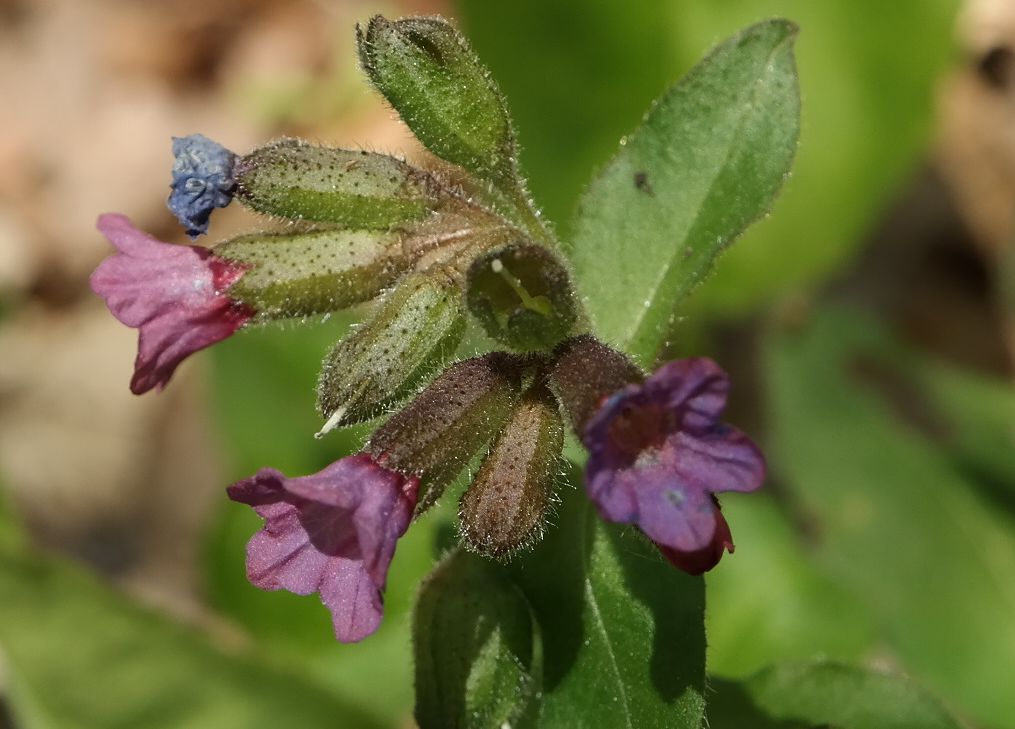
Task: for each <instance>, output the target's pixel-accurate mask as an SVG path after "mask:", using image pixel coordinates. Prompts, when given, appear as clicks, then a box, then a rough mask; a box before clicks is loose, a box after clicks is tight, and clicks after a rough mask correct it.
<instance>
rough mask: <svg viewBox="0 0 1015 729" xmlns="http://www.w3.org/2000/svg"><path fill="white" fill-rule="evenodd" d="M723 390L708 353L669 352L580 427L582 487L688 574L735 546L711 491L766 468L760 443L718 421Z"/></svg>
mask: <svg viewBox="0 0 1015 729" xmlns="http://www.w3.org/2000/svg"><path fill="white" fill-rule="evenodd" d="M728 392H729V378H728V377H727V376H726V373H725V372H723V371H722V369H720V368H719V366H718V365H717V364H716V363H715V362H713V361H712V360H710V359H706V358H699V359H687V360H677V361H675V362H670V363H668V364H666V365H664V366H663V367H661V368H660V369H659V370H658V371H656V372H655V373H654V374H653V375H652V376H651V377H649V378H648V379H647V380H645V382H643V383H642V384H638V385H628V386H627V387H625V388H623V389H621V390H619V391H618V392H615V393H614V394H613V395H611V396H610V397H608V398H607V399H606V400H605V401H604V402H603V404H602V405H601V406H600V408H599V409H598V411H596V413H595V414H594V415H593V416H592V417H591V418H590V419H589V421H588V425H587V426H586V428H585V433H584V437H583V440H584V442H585V446H586V447H587V448H588V449H589V461H588V465H587V466H586V478H585V484H586V489H587V490H588V493H589V497H590V498H591V499H592V501H594V502H595V504H596V506H597V507H598V509H599V513H600V514H601V515H602V517H603V518H604V519H607V520H609V521H615V522H622V523H633V524H637V525H638V526H639V527H640V528H641V530H642V531H643V532H645V534H647V535H648V537H649V538H650V539H652V541H654V542H655V543H656V544H657V545H658V547H659V548H660V549H661V550H662V552H663V554H664V555H666V557H667V558H668V559H670V561H671V562H673V563H674V564H675V565H676V566H677V567H680V568H681V569H683V570H685V571H687V572H689V573H691V574H700V573H702V572H705V571H707V570H710V569H711V568H712V567H714V566H715V565H716V564H717V563H718V562H719V559H720V558H721V557H722V553H723V550H724V549H728V550H729V551H733V539H732V536H731V535H730V531H729V526H728V525H727V524H726V520H725V519H724V518H723V516H722V514H721V513H720V512H719V505H718V502H717V501H716V499H715V497H714V496H713V494H715V493H720V492H723V491H753V490H755V489H757V488H758V487H760V486H761V483H762V481H763V480H764V478H765V460H764V457H763V456H762V454H761V452H760V451H759V450H758V448H757V446H755V445H754V443H752V442H751V440H750V439H749V438H748V437H747V436H745V435H744V434H743V433H741V432H739V431H738V430H735V429H734V428H731V427H730V426H728V425H725V424H724V423H721V422H719V415H720V414H721V413H722V411H723V409H724V408H725V406H726V396H727V393H728Z"/></svg>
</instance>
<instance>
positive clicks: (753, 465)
mask: <svg viewBox="0 0 1015 729" xmlns="http://www.w3.org/2000/svg"><path fill="white" fill-rule="evenodd" d="M672 438H673V440H674V441H675V442H674V444H673V446H672V447H673V448H675V449H676V450H677V452H678V453H679V458H678V460H677V470H678V471H679V472H680V474H681V476H682V477H683V479H684V480H686V481H687V482H688V483H693V484H695V485H696V486H697V487H698V488H701V489H702V490H703V491H708V492H710V493H713V494H718V493H722V492H724V491H754V490H755V489H758V488H761V484H762V483H763V482H764V480H765V456H764V455H762V453H761V450H760V449H759V448H758V446H756V445H755V444H754V441H752V440H751V439H750V438H748V437H747V436H746V435H744V434H743V433H741V432H740V431H739V430H737V429H736V428H732V427H730V426H727V425H722V424H719V425H717V426H715V427H714V428H713V429H712V430H711V431H710V432H705V433H699V434H696V435H689V434H687V433H677V434H676V435H675V436H672Z"/></svg>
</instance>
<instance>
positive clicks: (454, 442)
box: [367, 352, 524, 511]
mask: <svg viewBox="0 0 1015 729" xmlns="http://www.w3.org/2000/svg"><path fill="white" fill-rule="evenodd" d="M523 369H524V363H523V362H522V360H521V359H520V358H518V357H516V356H513V355H510V354H506V353H504V352H491V353H490V354H487V355H484V356H482V357H475V358H473V359H467V360H463V361H461V362H458V363H456V364H453V365H452V366H451V367H449V368H448V369H446V370H445V371H444V372H443V373H442V374H441V375H440V376H439V377H438V378H437V379H436V380H434V381H433V383H432V384H431V385H430V386H429V387H427V388H426V389H425V390H423V392H421V393H420V394H419V395H417V396H416V399H415V400H413V401H412V402H411V403H409V405H408V406H407V407H406V408H405V409H404V410H402V411H401V412H399V413H396V414H395V415H393V416H392V417H391V419H390V420H388V422H386V423H385V424H384V425H382V426H381V427H380V428H378V429H377V431H376V432H375V433H374V434H373V436H372V437H371V439H370V443H369V445H368V446H367V450H368V451H369V452H370V453H371V454H372V455H373V456H374V457H375V458H376V459H378V460H379V461H382V462H384V463H385V464H386V465H387V466H388V467H390V468H394V469H396V470H399V471H402V472H404V473H412V474H416V475H418V476H420V478H421V480H422V486H421V491H420V503H419V505H418V506H417V511H420V510H422V509H425V508H427V507H428V506H430V505H431V504H432V503H433V502H434V501H435V500H436V499H437V497H438V496H440V494H441V492H442V490H443V488H444V486H446V485H447V484H448V483H449V482H450V481H451V480H453V479H454V478H455V476H457V475H458V474H459V473H461V472H462V470H464V468H465V466H466V465H467V464H468V462H469V460H470V459H471V458H472V457H473V456H474V455H475V454H476V453H477V452H479V450H480V449H481V448H482V447H483V446H485V445H486V444H487V443H488V442H489V440H490V439H491V438H492V437H493V436H494V435H496V434H497V433H498V432H499V431H500V429H501V428H502V427H503V426H504V423H505V422H506V421H507V419H508V417H509V416H510V414H511V409H512V407H513V406H514V404H515V402H516V401H517V400H518V397H519V396H520V394H521V387H522V374H523Z"/></svg>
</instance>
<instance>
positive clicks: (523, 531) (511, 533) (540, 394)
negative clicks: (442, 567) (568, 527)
mask: <svg viewBox="0 0 1015 729" xmlns="http://www.w3.org/2000/svg"><path fill="white" fill-rule="evenodd" d="M563 447H564V425H563V421H562V420H561V417H560V409H559V407H558V406H557V401H556V400H555V399H554V397H553V395H552V393H550V392H549V390H547V389H546V388H545V387H544V386H542V385H537V386H535V387H533V388H532V389H530V390H529V391H528V392H526V393H525V396H524V397H523V398H522V399H521V400H520V401H519V403H518V404H517V405H516V406H515V409H514V412H513V413H512V414H511V419H510V420H509V421H508V423H507V425H505V426H504V430H503V431H501V433H500V435H499V436H498V437H497V440H496V442H495V443H494V445H493V448H492V449H491V450H490V453H489V455H487V457H486V460H484V461H483V465H482V467H481V468H480V469H479V474H478V475H477V476H476V478H475V480H474V481H473V482H472V485H471V486H469V487H468V489H467V490H466V492H465V493H464V494H463V496H462V501H461V504H460V506H459V511H458V518H459V521H460V523H461V529H462V536H463V537H464V538H465V542H466V544H468V546H469V547H470V548H471V549H474V550H475V551H477V552H480V553H481V554H484V555H486V556H488V557H505V556H509V555H511V554H512V553H513V552H516V551H518V550H519V549H522V548H524V547H526V546H528V545H529V544H532V543H533V542H534V541H536V540H538V539H539V538H540V536H541V535H542V530H543V526H544V524H545V521H546V515H547V513H548V512H549V510H550V504H551V502H552V497H553V485H554V479H555V476H556V474H557V473H558V471H559V467H560V454H561V449H562V448H563Z"/></svg>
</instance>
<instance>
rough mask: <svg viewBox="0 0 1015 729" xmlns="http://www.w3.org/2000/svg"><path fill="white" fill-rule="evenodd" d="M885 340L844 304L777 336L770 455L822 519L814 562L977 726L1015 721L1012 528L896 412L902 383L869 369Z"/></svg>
mask: <svg viewBox="0 0 1015 729" xmlns="http://www.w3.org/2000/svg"><path fill="white" fill-rule="evenodd" d="M886 340H887V341H886ZM890 341H891V340H890V338H888V337H887V335H886V334H885V332H884V331H883V330H881V329H879V328H878V327H877V325H876V324H875V323H874V322H873V321H871V320H870V319H869V318H868V317H865V316H862V315H860V314H859V313H857V312H854V311H851V310H849V309H836V308H827V309H825V310H823V311H820V312H817V313H816V314H815V315H814V316H813V318H812V320H811V321H810V322H809V325H808V327H807V328H806V330H804V331H802V332H801V331H799V330H797V331H784V332H781V333H780V334H779V335H778V336H776V337H774V338H773V341H772V344H771V346H770V348H769V351H768V354H767V361H766V363H765V367H764V368H763V372H765V373H766V375H767V377H768V382H767V389H768V392H767V397H766V399H767V400H768V401H769V402H770V403H771V421H772V423H773V427H774V438H773V442H772V448H771V449H770V456H772V458H773V462H777V463H779V464H780V472H781V473H782V474H784V477H785V479H786V484H787V486H788V487H789V488H790V489H791V490H792V493H793V494H794V495H795V497H796V498H797V500H798V501H799V502H800V504H801V505H802V507H803V508H804V509H805V510H806V512H807V514H808V516H809V517H810V519H811V520H812V522H813V524H814V528H815V530H816V536H815V547H814V548H813V553H814V554H815V557H817V558H818V559H819V560H820V562H821V564H822V565H823V566H824V568H825V569H826V570H827V572H828V574H829V575H830V576H831V577H832V578H834V579H835V580H836V581H837V582H838V583H839V584H840V585H841V586H842V587H843V589H846V590H848V591H849V592H850V593H851V594H852V595H853V596H854V597H855V598H859V599H860V600H862V601H863V602H864V604H865V605H866V608H867V610H869V611H871V614H872V615H873V616H874V617H875V619H876V620H877V621H878V623H879V625H880V626H881V630H882V632H883V635H884V639H885V641H886V642H887V643H888V645H889V646H890V647H891V648H893V649H894V650H895V651H896V652H897V653H898V655H899V658H900V659H901V661H902V662H903V665H905V666H906V669H907V670H908V671H910V672H912V674H913V675H914V676H916V677H917V678H919V680H920V681H921V682H923V683H924V684H926V685H927V686H928V687H929V688H930V689H932V690H933V691H935V692H936V693H938V694H940V695H941V696H942V697H943V698H945V699H947V700H948V701H950V702H954V703H955V704H957V705H959V706H962V707H963V708H964V709H965V710H966V711H968V712H969V713H970V714H971V715H972V716H974V717H976V718H978V719H979V720H980V721H982V722H983V723H986V724H990V725H991V726H997V727H1015V718H1013V717H1015V695H1013V694H1012V692H1011V691H1008V690H1007V678H1006V677H1007V676H1008V675H1010V674H1011V673H1012V671H1013V670H1015V623H1013V622H1012V620H1011V615H1012V614H1015V525H1013V523H1012V520H1011V518H1010V517H1009V515H1007V514H1005V513H1004V512H999V511H998V510H997V509H995V508H993V505H992V504H991V503H990V502H989V501H987V500H986V499H984V497H983V495H982V494H981V493H980V491H979V489H978V488H977V485H976V484H975V483H972V482H971V481H970V480H969V479H968V478H967V477H966V476H965V474H963V473H962V472H961V471H959V470H957V469H956V468H955V467H954V464H953V463H952V462H951V460H950V459H949V456H948V454H947V453H945V452H942V449H941V448H939V447H938V446H937V445H935V444H933V443H932V442H929V441H928V440H926V438H925V437H924V436H923V434H922V433H921V432H920V431H919V430H917V429H915V428H913V427H912V426H911V425H910V424H909V423H907V422H904V421H902V420H900V419H899V417H898V412H897V408H898V407H899V403H898V402H893V399H898V398H899V397H904V396H905V394H906V393H905V390H904V389H903V386H904V385H906V384H907V383H906V381H901V382H900V383H897V384H894V385H892V386H891V387H888V388H886V387H884V386H883V383H879V382H877V379H876V378H877V377H878V371H877V370H872V368H871V366H870V364H869V363H870V361H871V359H872V357H873V358H876V356H877V354H878V353H879V352H882V351H885V350H886V349H887V350H888V351H889V352H890V351H891V345H890Z"/></svg>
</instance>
